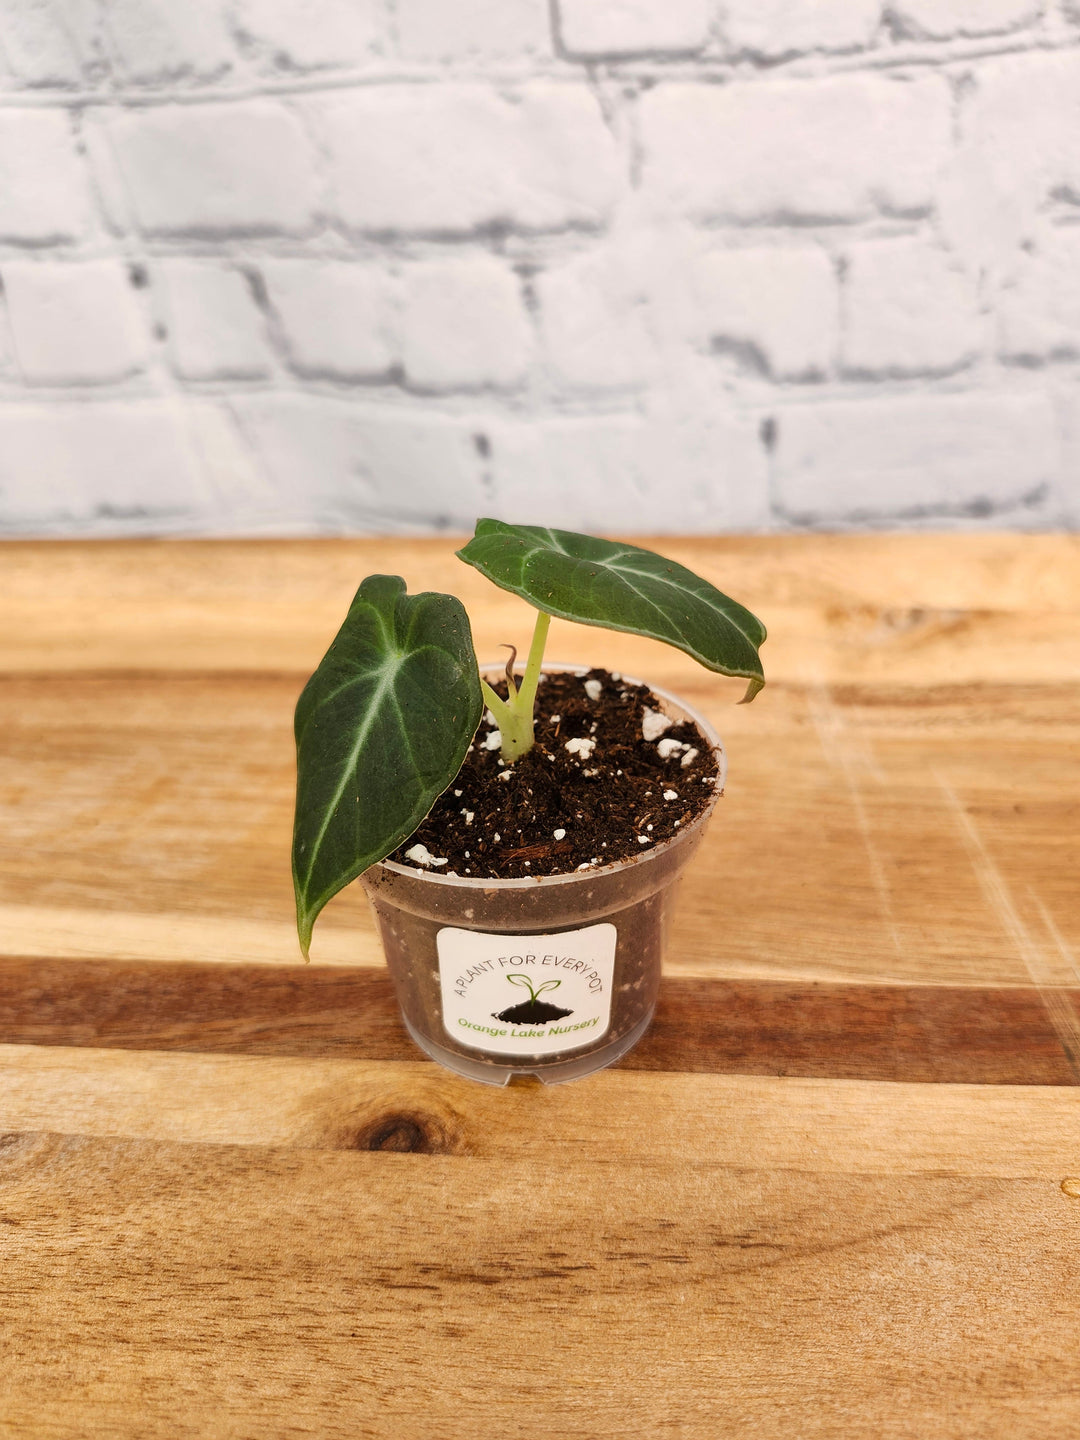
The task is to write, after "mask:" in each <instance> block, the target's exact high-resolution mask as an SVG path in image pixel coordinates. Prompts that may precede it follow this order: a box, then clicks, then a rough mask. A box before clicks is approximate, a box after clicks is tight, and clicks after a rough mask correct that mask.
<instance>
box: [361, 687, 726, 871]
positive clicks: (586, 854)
mask: <svg viewBox="0 0 1080 1440" xmlns="http://www.w3.org/2000/svg"><path fill="white" fill-rule="evenodd" d="M586 681H599V683H600V685H601V687H602V688H601V691H600V695H599V698H598V699H596V700H593V699H591V698H590V696H589V695H588V693H587V692H586V689H585V683H586ZM495 688H496V689H498V690H499V691H500V693H501V694H502V695H503V696H505V694H506V682H505V680H503V681H502V683H501V684H500V685H498V686H496V687H495ZM593 688H595V687H593ZM646 707H648V708H649V709H650V710H654V711H662V709H663V706H662V704H661V702H660V701H659V700H658V699H657V698H656V697H655V696H654V695H653V693H652V691H651V690H649V689H648V687H647V686H644V685H632V684H630V683H628V682H627V681H624V680H622V679H621V677H619V676H617V675H613V674H611V673H610V672H609V671H607V670H590V671H589V672H588V673H587V674H585V675H582V676H576V675H569V674H565V673H561V674H554V675H547V676H545V677H544V678H543V680H542V681H541V684H540V688H539V691H538V693H537V702H536V729H535V732H534V733H535V735H536V743H535V745H534V746H533V748H532V750H531V751H530V752H529V753H528V754H527V755H525V756H523V757H522V758H521V759H520V760H519V761H518V762H517V763H516V764H515V765H513V766H510V767H507V766H506V765H504V764H503V762H502V761H501V760H500V758H499V752H498V750H497V749H490V750H489V749H487V748H486V747H485V744H484V741H485V738H486V737H487V736H488V735H489V734H491V730H492V728H493V727H492V726H491V724H490V721H489V718H488V717H487V716H485V719H484V720H482V721H481V724H480V730H479V732H478V734H477V736H476V739H475V740H474V742H473V745H472V747H471V748H470V750H469V753H468V754H467V755H466V757H465V763H464V765H463V766H462V768H461V771H460V773H459V775H458V777H457V779H456V780H455V781H454V783H453V785H452V786H451V787H450V789H449V790H447V791H445V793H444V794H443V795H441V796H440V797H439V799H438V801H437V802H436V804H435V808H434V809H433V810H432V812H431V814H430V815H429V816H428V817H427V819H426V820H425V821H424V822H423V824H422V825H420V827H419V829H417V830H416V832H415V833H414V834H413V835H411V836H410V837H409V839H408V840H406V841H405V842H404V844H402V845H401V846H399V847H398V849H397V850H395V851H394V853H393V854H392V855H391V856H389V857H388V858H389V859H391V860H395V861H397V862H399V863H400V864H403V865H412V864H413V863H414V862H413V861H412V860H410V859H408V858H407V857H406V853H405V852H406V851H407V850H409V849H411V848H412V846H414V845H416V844H417V843H418V842H419V843H420V844H421V845H423V846H425V847H426V848H427V850H428V852H429V853H430V854H431V856H432V857H434V858H435V859H443V858H445V860H446V864H445V865H439V866H434V865H431V866H425V865H422V864H417V865H416V866H415V868H416V869H418V870H425V869H427V870H430V871H431V873H434V874H439V875H447V874H457V875H470V876H476V877H482V878H485V879H490V878H495V879H517V878H521V877H524V876H529V875H560V874H566V873H567V872H569V871H571V870H577V869H579V868H581V867H583V866H589V867H590V868H594V867H595V868H598V867H600V866H603V865H608V864H612V863H613V862H615V861H617V860H626V859H629V858H631V857H633V856H636V855H640V854H642V853H643V852H644V851H645V850H646V849H647V848H649V847H650V846H652V845H656V844H658V843H659V842H660V841H662V840H668V839H670V838H671V837H672V836H673V835H676V834H678V831H679V827H680V826H685V825H687V824H688V823H689V822H690V820H692V819H693V818H694V817H695V816H696V815H698V814H700V812H701V811H702V810H703V809H704V807H705V805H706V804H707V803H708V801H709V798H710V796H711V795H712V793H713V786H714V783H715V781H716V772H717V767H716V760H715V757H714V755H713V753H712V750H711V749H710V747H709V742H708V741H707V740H706V739H705V737H704V736H703V735H702V734H701V732H700V730H699V729H698V728H697V726H696V725H694V724H692V723H690V722H676V723H675V724H673V725H672V726H671V727H670V729H668V730H666V731H665V732H664V734H663V735H662V736H661V737H659V738H660V739H663V740H675V741H678V742H679V743H680V744H681V745H684V746H687V745H688V746H690V747H691V748H692V749H695V750H696V751H697V754H696V755H695V756H692V757H691V758H690V760H689V763H688V764H686V765H685V766H684V765H683V764H682V761H683V759H684V758H685V757H686V755H687V754H688V752H687V751H686V750H683V751H681V752H680V753H676V754H672V755H670V756H669V757H667V758H664V757H663V756H662V755H661V754H660V750H659V748H658V740H656V739H654V740H646V739H645V738H644V736H643V734H642V718H643V715H644V711H645V709H646ZM578 739H586V740H594V741H595V742H596V746H595V749H594V750H593V751H592V753H591V754H589V755H582V754H580V753H574V752H573V751H570V750H568V749H567V748H566V746H567V742H568V741H573V740H578ZM664 748H665V749H668V748H671V747H664ZM507 772H509V773H507ZM501 777H502V778H501ZM665 792H666V793H667V795H670V794H671V792H674V796H675V798H665ZM470 817H471V818H470ZM556 831H563V832H565V833H564V834H562V835H560V836H559V837H558V838H557V837H556V834H555V832H556Z"/></svg>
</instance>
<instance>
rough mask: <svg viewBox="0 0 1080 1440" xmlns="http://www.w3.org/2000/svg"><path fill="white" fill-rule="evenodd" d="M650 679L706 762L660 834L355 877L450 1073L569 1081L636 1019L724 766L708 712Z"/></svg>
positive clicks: (426, 1044) (593, 1064) (645, 1013)
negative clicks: (630, 848)
mask: <svg viewBox="0 0 1080 1440" xmlns="http://www.w3.org/2000/svg"><path fill="white" fill-rule="evenodd" d="M549 668H550V669H552V670H554V669H563V670H568V669H575V670H576V667H571V666H560V667H557V666H551V667H547V666H545V669H549ZM576 673H580V674H584V673H586V672H585V671H584V670H576ZM628 678H629V677H628ZM633 683H640V682H633ZM651 688H652V691H653V694H654V695H655V696H656V697H657V699H658V700H659V701H660V702H661V704H662V706H663V709H664V711H665V713H666V714H668V715H671V716H672V717H673V718H674V719H676V720H685V719H689V720H692V721H693V722H694V723H695V724H696V725H697V726H698V728H699V729H700V730H701V732H702V734H703V735H704V736H705V738H706V740H708V742H709V744H710V746H711V747H712V749H713V752H714V754H715V756H716V762H717V770H718V774H717V780H716V784H715V786H714V787H713V790H712V794H711V795H710V798H709V803H708V804H707V806H706V807H705V809H704V811H703V812H702V813H701V814H699V815H698V816H697V817H696V818H695V819H693V820H690V821H687V822H686V824H685V826H684V828H682V829H681V830H680V832H679V833H678V835H676V836H675V837H674V838H673V839H671V840H666V841H663V842H661V843H659V844H657V845H655V846H651V847H650V848H649V849H648V850H647V851H645V852H644V853H643V854H641V855H635V856H634V857H633V858H632V859H630V860H624V861H620V862H617V863H615V864H612V865H607V866H604V867H603V868H599V869H595V870H586V871H575V872H573V873H570V874H566V875H537V876H530V877H528V878H525V879H514V880H492V879H476V878H472V877H470V876H458V875H438V874H432V873H428V872H425V871H420V870H414V869H411V868H410V867H408V866H405V865H398V864H396V863H394V862H392V861H389V860H384V861H382V862H381V863H380V864H377V865H373V866H372V867H371V868H370V869H369V870H366V871H365V872H364V874H363V875H361V876H360V883H361V885H363V887H364V889H365V890H366V892H367V895H368V899H369V901H370V902H371V906H372V909H373V910H374V912H375V918H376V921H377V923H378V926H379V932H380V934H381V936H382V942H383V948H384V950H385V952H386V961H387V965H388V967H389V969H390V975H391V978H392V979H393V983H394V989H395V992H396V994H397V999H398V1003H399V1005H400V1006H401V1013H402V1017H403V1018H404V1021H405V1025H406V1028H407V1029H408V1031H409V1034H410V1035H411V1036H412V1038H413V1039H414V1040H415V1041H416V1043H417V1045H419V1046H420V1048H421V1050H424V1051H425V1052H426V1053H427V1054H428V1055H430V1056H431V1058H432V1059H433V1060H437V1061H438V1062H439V1063H440V1064H441V1065H445V1066H446V1067H447V1068H448V1069H450V1070H454V1071H456V1072H457V1073H458V1074H459V1075H467V1076H469V1077H470V1078H471V1079H473V1080H481V1081H484V1082H485V1083H486V1084H489V1085H505V1084H506V1083H507V1082H508V1081H509V1080H510V1078H511V1076H513V1075H535V1076H537V1077H538V1078H539V1079H541V1080H544V1081H546V1082H547V1083H548V1084H556V1083H558V1082H559V1081H562V1080H577V1079H579V1078H580V1077H581V1076H583V1075H589V1074H591V1073H592V1072H593V1071H594V1070H601V1069H603V1067H604V1066H605V1065H611V1064H612V1063H613V1062H614V1061H615V1060H618V1059H619V1057H620V1056H622V1055H625V1054H626V1052H627V1051H628V1050H629V1049H631V1047H632V1046H633V1045H635V1044H636V1043H637V1041H638V1040H640V1038H641V1037H642V1035H643V1034H644V1033H645V1031H646V1029H647V1028H648V1025H649V1021H650V1020H651V1019H652V1016H653V1011H654V1010H655V1008H656V997H657V993H658V991H659V988H660V963H661V957H662V953H663V944H664V938H665V935H666V933H667V931H668V928H669V926H670V922H671V916H672V911H673V906H674V900H675V891H676V887H677V882H678V880H679V877H680V875H681V873H682V871H683V868H684V867H685V866H686V864H687V863H688V862H689V861H690V859H691V858H692V857H693V855H694V853H695V851H696V850H697V848H698V846H699V844H700V843H701V839H702V836H703V835H704V833H705V827H706V825H707V824H708V821H709V817H710V816H711V814H712V811H713V808H714V807H715V805H716V801H717V799H718V798H719V796H720V794H721V791H722V789H723V784H724V773H725V757H724V750H723V746H722V745H721V743H720V738H719V736H718V735H717V734H716V732H715V730H714V729H713V728H712V726H711V725H710V724H709V722H708V721H707V720H706V719H704V717H703V716H701V715H700V714H698V712H697V711H695V710H693V709H691V707H690V706H688V705H687V704H686V703H685V702H684V701H682V700H680V699H678V697H676V696H674V695H671V694H668V693H667V692H666V691H664V690H658V689H657V688H656V687H655V686H653V687H651ZM553 981H556V982H558V983H557V984H552V983H551V982H553ZM553 1010H555V1011H558V1012H560V1013H558V1014H557V1015H553V1014H552V1011H553Z"/></svg>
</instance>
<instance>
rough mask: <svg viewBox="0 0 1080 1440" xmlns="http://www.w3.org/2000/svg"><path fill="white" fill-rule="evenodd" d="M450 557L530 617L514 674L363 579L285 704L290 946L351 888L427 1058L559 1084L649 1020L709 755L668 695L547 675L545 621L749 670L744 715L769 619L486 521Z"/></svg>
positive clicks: (458, 609) (596, 1064)
mask: <svg viewBox="0 0 1080 1440" xmlns="http://www.w3.org/2000/svg"><path fill="white" fill-rule="evenodd" d="M457 554H458V556H459V557H460V558H461V559H462V560H464V561H466V562H467V563H468V564H470V565H473V566H475V568H476V569H478V570H479V571H480V572H481V573H482V574H483V575H486V576H487V577H488V579H490V580H492V581H494V583H495V584H496V585H500V586H502V588H503V589H505V590H509V591H511V592H512V593H513V594H515V595H519V596H520V597H521V598H522V599H524V600H526V601H528V602H529V603H530V604H531V605H533V606H534V607H535V608H536V610H537V612H538V613H537V616H536V623H535V632H534V635H533V640H532V645H531V647H530V650H529V654H528V659H527V662H526V664H525V666H524V670H523V673H521V674H518V672H517V671H516V670H515V665H514V662H515V660H516V650H514V648H513V647H508V648H510V650H511V655H510V658H509V660H508V661H507V663H506V666H505V671H504V672H503V673H502V674H501V675H500V674H499V673H498V671H497V670H496V671H491V672H487V673H486V674H484V675H481V673H480V670H479V667H478V664H477V660H476V655H475V652H474V650H473V642H472V634H471V631H470V628H469V620H468V617H467V615H466V614H465V611H464V609H463V607H462V605H461V603H460V601H458V600H457V599H455V598H454V597H453V596H451V595H443V594H438V593H433V592H425V593H423V594H419V595H409V594H407V593H406V587H405V582H404V581H403V580H402V579H400V578H399V577H397V576H390V575H372V576H369V577H368V578H367V579H366V580H364V581H363V583H362V584H361V585H360V588H359V590H358V591H357V593H356V597H355V599H354V600H353V603H352V605H351V606H350V608H349V612H348V614H347V616H346V617H345V621H344V623H343V624H342V626H341V629H340V630H339V631H338V634H337V636H336V638H335V639H334V641H333V643H332V645H331V646H330V649H329V650H328V651H327V653H326V655H325V656H324V658H323V660H322V661H321V663H320V664H319V666H318V668H317V669H316V671H315V673H314V674H313V675H312V677H311V679H310V680H309V681H308V683H307V685H306V686H305V687H304V690H303V692H302V694H301V696H300V699H299V701H298V702H297V706H296V748H297V793H296V823H295V830H294V836H293V877H294V883H295V888H296V908H297V925H298V930H299V935H300V944H301V947H302V949H303V951H304V954H305V956H306V955H307V953H308V948H309V946H310V943H311V935H312V928H313V926H314V923H315V919H316V917H317V916H318V914H319V912H320V911H321V910H322V908H323V906H324V905H325V904H326V903H327V901H328V900H329V899H330V898H331V897H332V896H333V895H335V894H336V893H337V892H338V891H339V890H341V889H342V888H343V887H344V886H345V885H348V884H350V883H351V882H352V881H353V880H355V879H357V878H359V879H360V881H361V883H362V884H363V886H364V888H365V890H366V891H367V894H368V898H369V899H370V901H371V904H372V907H373V909H374V912H375V916H376V919H377V922H378V925H379V930H380V933H381V935H382V940H383V944H384V948H385V951H386V957H387V962H388V965H389V968H390V972H391V975H392V977H393V981H394V986H395V990H396V993H397V997H398V1001H399V1003H400V1005H401V1010H402V1015H403V1018H404V1020H405V1024H406V1026H407V1028H408V1030H409V1032H410V1034H411V1035H412V1036H413V1038H414V1040H415V1041H416V1042H417V1044H418V1045H420V1046H421V1048H422V1049H424V1050H425V1051H426V1052H427V1053H428V1054H429V1055H431V1056H432V1057H433V1058H434V1059H436V1060H439V1061H440V1062H441V1063H443V1064H444V1065H447V1066H448V1067H449V1068H450V1069H452V1070H455V1071H457V1072H458V1073H460V1074H465V1075H469V1076H471V1077H473V1078H474V1079H479V1080H485V1081H488V1082H489V1083H495V1084H505V1083H506V1081H507V1080H508V1079H509V1078H510V1076H511V1075H513V1074H521V1073H529V1074H536V1075H539V1076H540V1077H541V1078H542V1079H545V1080H548V1081H555V1080H567V1079H574V1078H576V1077H578V1076H580V1075H585V1074H588V1073H589V1072H590V1071H592V1070H596V1069H599V1068H601V1067H602V1066H604V1065H608V1064H610V1063H611V1062H612V1061H613V1060H615V1059H617V1058H618V1057H619V1056H620V1055H622V1054H624V1053H625V1052H626V1051H627V1050H628V1049H629V1048H630V1047H631V1046H632V1045H633V1044H634V1043H635V1042H636V1041H637V1040H638V1039H639V1038H640V1036H641V1035H642V1034H643V1033H644V1031H645V1029H646V1028H647V1026H648V1023H649V1020H650V1019H651V1017H652V1012H653V1009H654V1007H655V1004H656V996H657V991H658V987H659V977H660V958H661V944H662V938H663V934H664V931H665V929H666V926H667V922H668V920H669V918H670V910H671V903H672V900H673V896H674V882H675V881H676V880H677V878H678V876H679V874H680V872H681V871H682V869H683V868H684V867H685V865H686V863H687V861H688V860H689V859H690V858H691V856H692V855H693V853H694V851H695V850H696V848H697V846H698V844H699V842H700V840H701V837H702V834H703V832H704V828H705V825H706V823H707V821H708V818H709V816H710V814H711V812H712V810H713V808H714V806H715V804H716V801H717V798H718V797H719V795H720V794H721V793H722V789H723V781H724V754H723V749H722V746H721V744H720V741H719V738H718V736H717V735H716V734H715V732H714V731H713V729H712V728H711V726H710V725H709V724H708V722H707V721H706V720H705V719H704V718H703V717H702V716H700V715H697V714H695V713H694V712H693V711H692V710H691V709H690V707H689V706H687V705H685V704H684V703H683V702H681V701H679V700H678V699H677V697H675V696H672V695H668V694H666V693H665V692H662V691H659V690H656V689H652V690H650V689H649V688H648V687H646V686H645V685H643V684H642V683H641V682H640V681H633V680H630V679H628V678H626V677H623V676H621V675H619V674H615V673H611V672H608V671H601V670H583V669H582V668H581V667H576V668H575V667H562V668H549V667H545V666H544V665H543V652H544V644H545V640H546V637H547V630H548V626H549V624H550V620H551V617H552V616H553V615H555V616H559V617H562V618H564V619H568V620H576V621H579V622H580V623H582V624H585V625H599V626H603V627H606V628H608V629H612V630H624V631H629V632H630V633H632V634H636V635H644V636H649V637H652V638H653V639H657V640H663V641H666V642H667V643H668V644H671V645H674V646H677V647H678V648H679V649H681V650H683V651H685V652H686V653H687V654H688V655H692V656H693V657H694V659H695V660H697V661H699V662H700V663H701V664H702V665H704V666H705V667H706V668H708V669H710V670H713V671H716V672H718V673H719V674H723V675H732V676H741V677H743V678H744V679H746V680H747V681H748V682H749V683H748V687H747V690H746V693H745V696H744V702H745V701H749V700H752V699H753V697H754V695H755V694H756V693H757V691H758V690H760V688H761V686H762V685H763V684H764V677H763V674H762V669H761V660H760V657H759V655H758V647H759V646H760V645H761V643H762V641H763V640H764V639H765V628H764V626H763V625H762V624H761V622H760V621H759V620H757V619H756V618H755V617H754V616H753V615H752V614H751V613H750V612H749V611H748V610H746V609H744V607H743V606H741V605H739V604H737V603H736V602H735V601H734V600H731V599H729V598H728V597H727V596H726V595H724V594H722V593H721V592H720V591H719V590H717V589H716V588H715V586H713V585H711V584H710V583H709V582H708V581H706V580H704V579H702V578H701V577H700V576H698V575H695V574H694V573H693V572H692V571H690V570H687V569H686V568H685V567H684V566H682V565H678V564H676V563H675V562H674V561H672V560H667V559H665V558H664V557H663V556H660V555H657V554H654V553H653V552H652V551H649V550H645V549H642V548H641V547H639V546H634V545H626V544H617V543H614V542H611V541H608V540H601V539H597V538H595V537H592V536H587V535H577V534H573V533H571V532H569V531H564V530H549V529H543V528H540V527H535V526H528V525H510V524H505V523H503V522H501V521H498V520H480V521H478V522H477V526H476V533H475V535H474V537H473V538H472V539H471V540H470V541H469V542H468V544H466V545H465V546H464V548H463V549H461V550H459V551H458V552H457ZM525 991H527V992H528V995H527V997H526V995H525V993H524V992H525ZM541 997H544V998H541Z"/></svg>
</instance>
